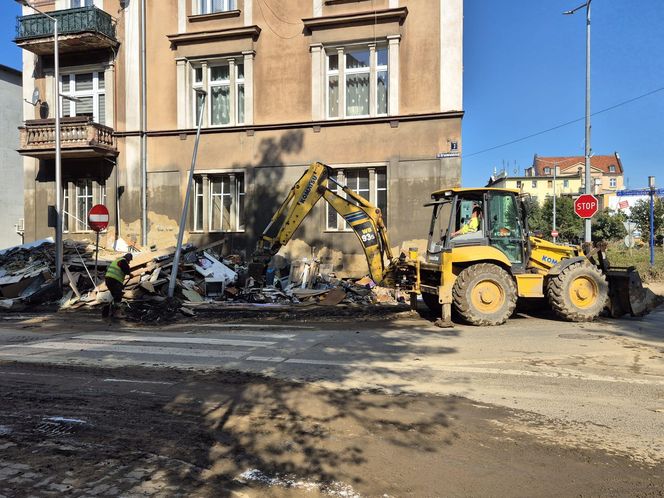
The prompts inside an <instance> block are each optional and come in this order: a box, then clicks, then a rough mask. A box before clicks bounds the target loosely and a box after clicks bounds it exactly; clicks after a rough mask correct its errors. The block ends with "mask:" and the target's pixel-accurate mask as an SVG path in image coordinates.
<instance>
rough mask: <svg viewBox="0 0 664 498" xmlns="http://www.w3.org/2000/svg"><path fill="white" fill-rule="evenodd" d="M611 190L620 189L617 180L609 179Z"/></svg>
mask: <svg viewBox="0 0 664 498" xmlns="http://www.w3.org/2000/svg"><path fill="white" fill-rule="evenodd" d="M609 188H618V180H617V179H616V178H609Z"/></svg>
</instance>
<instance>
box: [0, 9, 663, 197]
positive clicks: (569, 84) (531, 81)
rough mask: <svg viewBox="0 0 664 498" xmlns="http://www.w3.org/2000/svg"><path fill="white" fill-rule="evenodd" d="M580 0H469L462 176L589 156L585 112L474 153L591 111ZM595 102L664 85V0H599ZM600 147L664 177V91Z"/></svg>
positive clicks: (602, 135) (622, 119)
mask: <svg viewBox="0 0 664 498" xmlns="http://www.w3.org/2000/svg"><path fill="white" fill-rule="evenodd" d="M580 3H582V0H536V1H533V0H465V16H464V17H465V19H464V108H465V111H466V115H465V117H464V120H463V155H464V157H463V161H462V164H463V184H464V185H465V186H471V185H474V186H477V185H484V184H485V182H486V180H487V179H488V177H489V176H490V175H491V173H492V171H493V168H494V167H496V168H498V169H501V168H502V167H503V164H506V165H509V170H510V173H512V172H513V170H514V169H515V162H516V168H517V169H518V171H519V173H523V169H524V168H525V167H528V166H530V165H531V163H532V159H533V155H534V154H535V153H537V154H539V155H545V156H546V155H550V156H554V155H556V156H557V155H583V147H584V141H583V138H584V129H583V121H582V120H581V121H579V122H577V123H575V124H572V125H569V126H565V127H563V128H560V129H558V130H555V131H552V132H550V133H545V134H542V135H539V136H536V137H533V138H530V139H527V140H524V141H522V142H518V143H515V144H512V145H509V146H506V147H500V148H497V149H494V150H491V151H488V152H484V153H480V154H477V152H480V151H482V150H484V149H487V148H490V147H494V146H496V145H501V144H504V143H507V142H511V141H512V140H516V139H519V138H522V137H525V136H528V135H531V134H533V133H537V132H539V131H542V130H546V129H548V128H551V127H554V126H556V125H558V124H561V123H565V122H568V121H571V120H574V119H576V118H582V117H583V114H584V88H585V83H584V74H585V73H584V71H585V69H584V67H585V45H584V43H585V16H584V12H583V11H579V12H578V13H577V14H575V15H574V16H563V15H562V14H561V13H562V12H563V11H564V10H567V9H571V8H573V7H576V6H578V5H579V4H580ZM592 5H593V10H592V13H593V22H592V66H591V67H592V110H593V112H596V111H599V110H602V109H605V108H608V107H611V106H613V105H616V104H619V103H621V102H624V101H626V100H629V99H632V98H635V97H638V96H640V95H643V94H646V93H648V92H651V91H653V90H657V89H659V88H662V87H664V55H663V49H664V29H662V26H664V0H639V1H638V2H636V1H634V0H593V4H592ZM19 10H20V9H19V7H18V5H17V4H16V3H15V2H14V1H13V0H0V64H5V65H8V66H12V67H15V68H20V65H21V61H20V57H21V56H20V51H19V50H18V49H17V48H16V46H15V45H14V44H13V43H12V41H11V40H12V38H13V36H14V27H15V16H16V15H17V14H18V13H19ZM592 125H593V133H592V145H593V153H595V154H611V153H613V152H614V151H617V152H618V153H619V154H620V156H621V158H622V160H623V165H624V167H625V171H626V175H625V176H626V177H627V178H628V179H629V186H630V187H632V188H637V187H641V186H645V185H646V182H647V176H648V175H656V176H658V177H659V178H660V179H659V180H658V181H657V183H658V185H664V91H660V92H657V93H654V94H652V95H650V96H648V97H644V98H641V99H639V100H636V101H634V102H632V103H629V104H626V105H624V106H621V107H618V108H617V109H614V110H611V111H607V112H605V113H602V114H600V115H597V116H595V117H593V119H592Z"/></svg>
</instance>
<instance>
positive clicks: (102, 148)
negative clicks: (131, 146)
mask: <svg viewBox="0 0 664 498" xmlns="http://www.w3.org/2000/svg"><path fill="white" fill-rule="evenodd" d="M61 121H62V122H61V123H60V128H61V132H60V148H61V150H62V156H63V157H98V156H116V155H117V154H118V151H117V145H116V141H115V137H114V136H113V129H112V128H109V127H108V126H104V125H101V124H99V123H94V122H93V121H92V119H91V118H89V117H86V116H82V117H72V118H62V120H61ZM19 130H20V132H21V148H20V149H19V152H20V153H21V154H23V155H25V156H31V157H38V158H50V157H54V156H55V119H34V120H30V121H26V122H25V125H24V126H22V127H21V128H20V129H19Z"/></svg>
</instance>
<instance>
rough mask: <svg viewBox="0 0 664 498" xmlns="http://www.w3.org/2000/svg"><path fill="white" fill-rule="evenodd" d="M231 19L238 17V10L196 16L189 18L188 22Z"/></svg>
mask: <svg viewBox="0 0 664 498" xmlns="http://www.w3.org/2000/svg"><path fill="white" fill-rule="evenodd" d="M231 17H240V11H239V10H227V11H224V12H214V13H212V14H197V15H193V16H189V18H188V19H189V22H202V21H214V20H215V19H228V18H231Z"/></svg>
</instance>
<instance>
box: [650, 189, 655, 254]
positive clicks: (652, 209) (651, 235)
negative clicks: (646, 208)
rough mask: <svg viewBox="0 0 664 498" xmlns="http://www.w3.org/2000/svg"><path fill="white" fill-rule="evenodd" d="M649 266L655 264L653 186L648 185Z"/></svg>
mask: <svg viewBox="0 0 664 498" xmlns="http://www.w3.org/2000/svg"><path fill="white" fill-rule="evenodd" d="M650 266H655V187H653V186H651V187H650Z"/></svg>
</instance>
